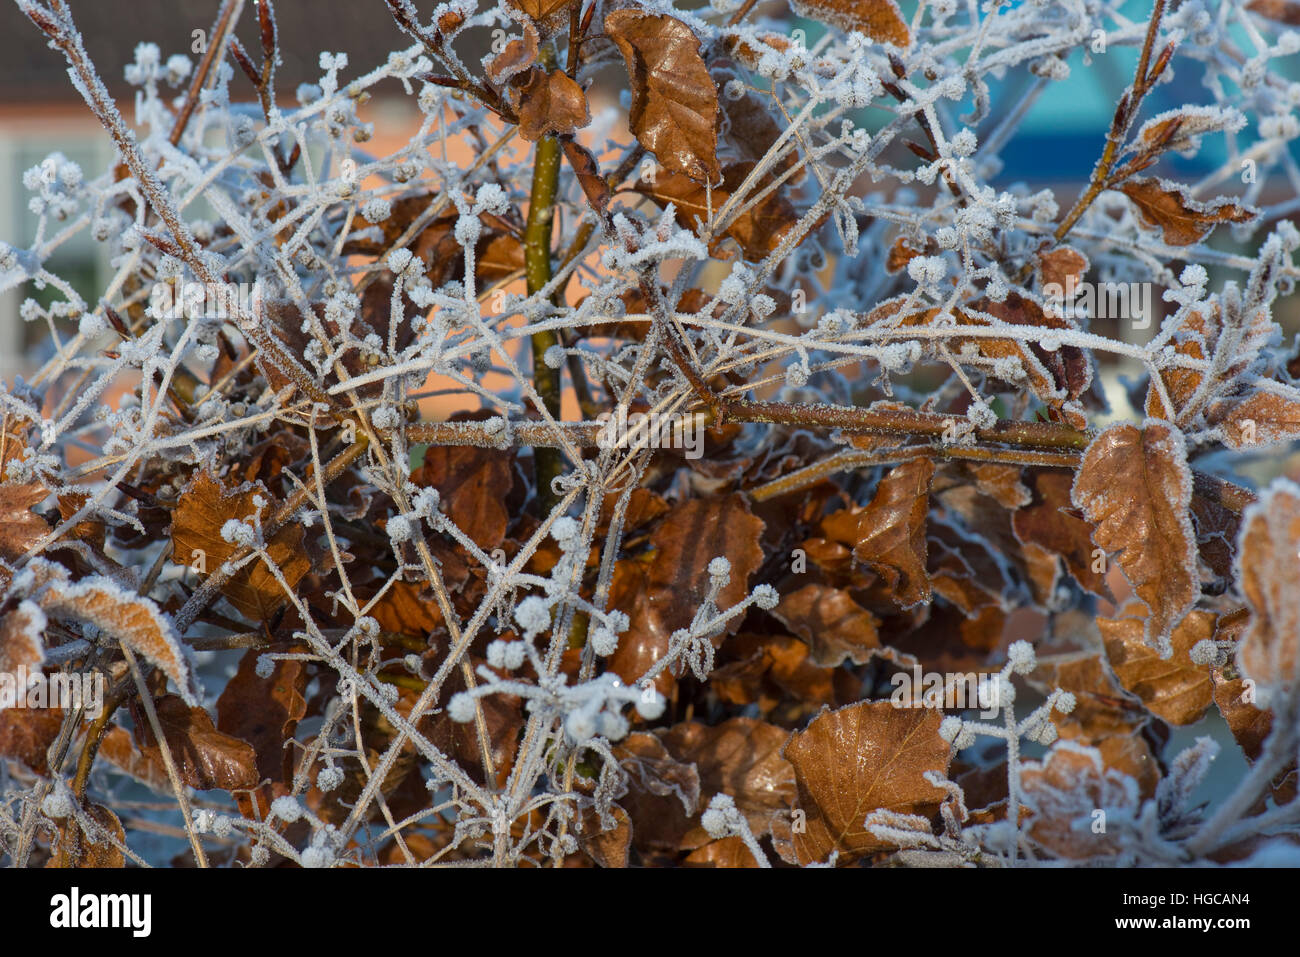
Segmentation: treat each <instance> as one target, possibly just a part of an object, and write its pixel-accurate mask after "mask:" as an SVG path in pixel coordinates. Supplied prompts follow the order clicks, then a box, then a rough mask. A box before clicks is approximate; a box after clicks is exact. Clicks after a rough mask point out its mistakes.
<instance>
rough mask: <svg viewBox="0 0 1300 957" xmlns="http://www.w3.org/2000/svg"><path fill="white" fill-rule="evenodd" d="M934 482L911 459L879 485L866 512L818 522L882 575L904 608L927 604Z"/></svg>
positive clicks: (924, 462) (924, 466) (926, 464)
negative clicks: (927, 531) (928, 521)
mask: <svg viewBox="0 0 1300 957" xmlns="http://www.w3.org/2000/svg"><path fill="white" fill-rule="evenodd" d="M933 478H934V463H933V462H931V461H930V460H929V459H911V460H910V461H907V462H904V463H903V464H902V465H897V466H895V467H894V468H893V469H891V470H890V471H889V472H888V473H887V474H886V475H885V476H884V477H883V478H882V479H881V480H880V484H879V485H878V486H877V487H876V494H875V495H874V496H873V497H872V499H871V502H870V504H868V505H867V506H866V507H865V508H863V509H853V510H845V511H844V512H838V513H836V514H834V515H831V516H830V517H829V518H827V519H826V520H824V521H823V522H822V528H823V530H825V531H826V533H827V535H828V536H829V537H831V538H834V539H836V540H837V541H842V542H844V543H845V544H847V545H852V546H853V557H854V558H855V559H857V560H858V561H859V562H861V563H862V564H864V565H866V566H867V567H868V568H869V569H870V570H871V571H873V572H875V573H876V574H877V575H879V576H880V578H881V579H882V580H883V582H884V584H885V586H886V587H887V588H888V589H889V592H890V595H891V597H892V598H893V600H894V601H895V602H896V603H897V604H898V605H899V606H900V607H902V608H909V607H911V606H912V605H915V604H917V603H919V602H923V601H929V600H930V579H929V577H928V576H927V575H926V571H925V566H926V542H925V524H926V523H925V519H926V515H927V513H928V512H929V510H930V495H929V492H930V481H931V480H932V479H933ZM850 521H851V522H852V523H853V525H854V527H853V529H852V531H851V532H850V530H849V527H848V526H849V522H850ZM846 533H849V534H851V537H844V536H845V535H846Z"/></svg>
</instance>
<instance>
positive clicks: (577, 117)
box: [518, 66, 591, 143]
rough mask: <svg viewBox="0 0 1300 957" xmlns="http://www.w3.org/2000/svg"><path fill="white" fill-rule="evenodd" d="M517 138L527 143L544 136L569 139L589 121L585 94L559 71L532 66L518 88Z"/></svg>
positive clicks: (565, 74) (589, 113)
mask: <svg viewBox="0 0 1300 957" xmlns="http://www.w3.org/2000/svg"><path fill="white" fill-rule="evenodd" d="M518 110H519V135H520V136H522V137H523V138H524V139H526V140H528V141H529V142H530V143H535V142H537V141H538V140H540V139H541V138H542V137H544V136H572V135H573V134H574V133H576V132H577V131H578V130H580V129H582V128H583V127H584V126H586V125H587V124H588V123H590V122H591V110H590V109H589V108H588V107H587V94H586V93H584V92H583V91H582V87H580V86H578V84H577V83H576V82H574V80H573V79H572V78H571V77H570V76H569V75H568V74H567V73H565V72H564V71H563V70H551V71H549V72H548V71H546V70H543V69H542V68H541V67H536V66H535V67H533V68H532V70H531V71H530V72H529V74H528V78H527V79H526V80H524V81H523V82H522V83H521V84H520V86H519V88H518Z"/></svg>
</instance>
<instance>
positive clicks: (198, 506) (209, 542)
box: [172, 472, 311, 622]
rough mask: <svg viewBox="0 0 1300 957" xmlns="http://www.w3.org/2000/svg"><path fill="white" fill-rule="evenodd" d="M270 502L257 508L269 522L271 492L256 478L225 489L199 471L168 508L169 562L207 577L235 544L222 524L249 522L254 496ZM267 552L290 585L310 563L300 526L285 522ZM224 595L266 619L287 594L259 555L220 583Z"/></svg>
mask: <svg viewBox="0 0 1300 957" xmlns="http://www.w3.org/2000/svg"><path fill="white" fill-rule="evenodd" d="M259 495H260V496H261V497H262V498H263V499H264V500H266V502H267V503H268V505H267V506H264V507H263V508H262V509H261V515H262V521H263V522H265V521H267V519H268V517H269V514H270V508H269V503H270V499H271V496H270V495H269V494H268V493H267V491H266V488H265V487H264V486H263V485H262V484H261V483H260V482H257V483H247V482H246V483H244V484H242V485H239V486H236V487H235V488H230V489H228V488H226V487H225V486H223V485H222V484H221V482H220V481H218V480H217V479H216V478H215V477H213V476H212V475H211V474H210V473H208V472H200V473H198V474H197V475H196V476H195V477H194V478H193V479H192V480H191V481H190V484H189V485H188V486H187V487H186V488H185V490H184V491H183V492H182V493H181V498H180V504H179V505H177V506H176V511H175V512H173V513H172V545H173V550H172V561H173V562H175V563H176V564H178V565H188V566H189V567H190V568H191V569H193V570H194V571H195V572H197V573H198V574H199V576H200V577H201V578H202V577H206V576H207V575H211V574H212V573H214V572H216V571H217V570H218V569H219V568H220V567H221V565H222V564H223V563H224V562H226V561H227V560H228V559H229V558H231V556H233V555H234V554H235V553H236V551H238V550H239V546H238V545H236V544H234V543H232V542H228V541H226V540H225V539H224V538H222V537H221V529H222V526H224V525H225V523H226V522H227V521H229V520H231V519H233V520H235V521H239V522H250V523H251V520H252V517H253V515H255V514H257V512H258V508H257V505H256V503H255V502H254V498H255V497H257V496H259ZM266 553H267V555H268V556H270V559H271V560H272V561H273V562H275V563H276V565H278V566H279V568H280V574H281V575H283V577H284V580H285V582H286V584H288V586H289V587H290V588H293V587H294V586H296V585H297V584H298V582H300V581H301V580H302V577H303V576H304V575H306V574H307V571H308V569H309V568H310V567H311V562H310V561H309V559H308V557H307V553H306V550H305V549H304V548H303V531H302V527H301V526H299V525H286V526H284V527H283V528H281V529H280V530H279V531H277V532H276V533H275V534H274V535H272V536H271V540H270V541H269V542H267V543H266ZM221 591H222V594H223V595H225V596H226V598H227V599H228V600H229V601H230V603H231V604H232V605H234V606H235V607H236V608H237V609H239V611H240V612H241V613H242V614H244V615H247V616H248V617H249V618H250V619H251V620H252V621H255V622H256V621H267V620H269V619H270V618H271V616H272V615H274V614H275V612H276V611H278V610H279V608H280V606H281V605H283V604H284V602H285V600H286V596H285V593H284V589H283V588H281V586H280V583H279V581H278V580H277V579H276V577H275V575H274V574H273V573H272V572H271V570H270V569H269V568H267V566H266V561H265V560H264V559H262V558H260V557H259V558H254V559H253V560H251V561H249V562H248V563H247V564H245V565H244V566H243V567H242V568H240V569H239V571H238V572H236V573H235V574H234V575H232V576H231V577H230V579H229V580H228V581H227V582H226V583H225V585H224V586H223V587H222V590H221Z"/></svg>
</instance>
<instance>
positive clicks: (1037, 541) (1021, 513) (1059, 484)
mask: <svg viewBox="0 0 1300 957" xmlns="http://www.w3.org/2000/svg"><path fill="white" fill-rule="evenodd" d="M1029 482H1030V485H1031V487H1032V488H1033V490H1034V498H1033V502H1032V503H1031V504H1029V505H1026V506H1025V507H1023V508H1019V509H1017V510H1016V511H1015V513H1014V514H1013V515H1012V517H1011V526H1012V528H1013V529H1014V530H1015V534H1016V538H1017V539H1019V540H1020V542H1021V543H1022V544H1024V545H1025V546H1026V547H1027V548H1028V547H1029V546H1037V547H1038V548H1042V549H1045V550H1046V551H1047V552H1049V553H1051V554H1052V555H1059V556H1061V558H1062V559H1064V560H1065V567H1066V569H1067V570H1068V571H1069V573H1070V575H1071V576H1073V578H1074V580H1075V581H1077V582H1078V583H1079V584H1080V585H1082V586H1083V587H1084V588H1086V589H1088V591H1090V592H1092V593H1093V594H1094V595H1097V596H1099V597H1101V598H1110V597H1111V594H1110V588H1109V587H1108V586H1107V585H1106V576H1105V573H1104V564H1102V565H1099V564H1098V562H1097V559H1096V558H1094V556H1093V548H1094V546H1093V544H1092V526H1091V525H1089V524H1088V523H1087V522H1085V521H1084V520H1083V519H1081V518H1079V517H1078V516H1077V515H1075V514H1073V508H1072V503H1071V501H1070V488H1071V484H1072V479H1071V478H1070V476H1069V475H1068V474H1067V473H1065V472H1057V471H1051V470H1048V469H1040V470H1036V471H1032V472H1030V479H1029ZM1099 557H1100V556H1099ZM1098 569H1101V570H1098Z"/></svg>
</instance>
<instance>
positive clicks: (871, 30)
mask: <svg viewBox="0 0 1300 957" xmlns="http://www.w3.org/2000/svg"><path fill="white" fill-rule="evenodd" d="M790 6H791V7H793V8H794V12H795V13H797V14H799V16H801V17H808V18H809V19H811V20H820V21H822V23H829V24H831V25H832V26H835V27H839V28H840V29H841V30H843V31H845V32H846V33H847V32H850V31H853V30H858V31H860V32H862V33H865V34H866V35H867V36H869V37H871V39H873V40H879V41H880V42H881V43H892V44H893V45H894V46H896V47H905V46H907V45H908V44H909V43H911V42H912V35H911V33H910V32H909V31H908V29H907V21H906V20H904V19H903V14H902V13H900V12H899V9H898V4H896V3H895V2H894V0H790Z"/></svg>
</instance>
